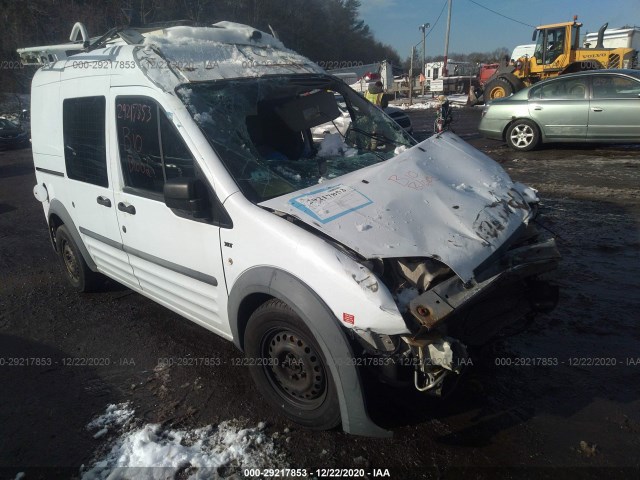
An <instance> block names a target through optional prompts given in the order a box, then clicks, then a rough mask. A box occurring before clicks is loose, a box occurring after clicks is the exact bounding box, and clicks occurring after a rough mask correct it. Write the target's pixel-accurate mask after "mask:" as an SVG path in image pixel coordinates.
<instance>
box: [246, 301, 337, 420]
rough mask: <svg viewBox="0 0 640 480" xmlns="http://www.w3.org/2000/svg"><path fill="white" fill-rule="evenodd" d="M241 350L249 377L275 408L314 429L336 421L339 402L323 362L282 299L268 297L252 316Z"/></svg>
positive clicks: (314, 344)
mask: <svg viewBox="0 0 640 480" xmlns="http://www.w3.org/2000/svg"><path fill="white" fill-rule="evenodd" d="M245 353H246V355H247V357H248V358H249V360H250V362H249V371H250V372H251V376H252V377H253V380H254V381H255V383H256V385H257V386H258V389H259V390H260V391H261V393H262V394H263V396H264V397H265V399H266V400H267V401H268V402H269V403H270V404H271V406H272V407H273V408H274V409H276V410H278V411H279V412H280V413H281V414H282V415H284V416H285V417H287V418H288V419H290V420H292V421H294V422H296V423H298V424H300V425H303V426H305V427H307V428H311V429H314V430H328V429H331V428H334V427H336V426H337V425H339V423H340V405H339V403H338V396H337V392H336V387H335V384H334V381H333V377H332V375H331V372H330V370H329V367H328V365H327V361H326V359H325V358H324V355H323V354H322V351H321V349H320V347H319V345H318V343H317V342H316V340H315V338H314V337H313V335H312V334H311V332H310V331H309V329H308V328H307V327H306V326H305V325H304V323H303V321H302V320H301V319H300V317H298V315H297V314H296V313H295V312H294V311H293V310H292V309H291V307H289V306H288V305H287V304H286V303H284V302H282V301H280V300H277V299H273V300H270V301H268V302H266V303H264V304H263V305H262V306H260V307H259V308H258V309H257V310H256V311H255V312H254V313H253V314H252V315H251V318H250V319H249V322H248V324H247V329H246V333H245Z"/></svg>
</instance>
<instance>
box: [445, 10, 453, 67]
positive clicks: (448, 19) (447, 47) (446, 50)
mask: <svg viewBox="0 0 640 480" xmlns="http://www.w3.org/2000/svg"><path fill="white" fill-rule="evenodd" d="M452 2H453V0H449V14H448V15H447V34H446V36H445V37H444V66H443V67H442V76H443V77H448V76H449V74H448V72H447V56H448V54H449V32H450V31H451V3H452Z"/></svg>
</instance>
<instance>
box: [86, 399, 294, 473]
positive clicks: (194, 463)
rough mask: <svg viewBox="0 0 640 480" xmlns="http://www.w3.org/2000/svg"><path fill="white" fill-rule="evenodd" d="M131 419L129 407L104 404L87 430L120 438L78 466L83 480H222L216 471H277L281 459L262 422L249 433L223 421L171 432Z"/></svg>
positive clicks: (243, 428)
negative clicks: (253, 469)
mask: <svg viewBox="0 0 640 480" xmlns="http://www.w3.org/2000/svg"><path fill="white" fill-rule="evenodd" d="M134 414H135V412H134V411H133V410H132V409H131V407H130V406H129V404H118V405H109V406H108V407H107V410H106V412H105V413H104V414H103V415H100V416H99V417H97V418H96V419H94V420H92V421H91V422H90V423H89V424H88V425H87V428H88V429H89V430H95V429H98V432H101V431H102V430H104V429H106V430H107V431H111V432H113V431H116V430H117V431H119V433H120V436H118V437H117V438H115V439H114V440H112V443H111V444H110V445H108V446H107V451H106V453H104V454H103V455H101V456H99V458H97V459H96V460H95V461H94V462H93V464H92V465H91V466H90V467H89V468H85V467H84V466H83V468H82V469H81V473H82V478H83V479H86V480H89V479H125V478H136V479H149V480H151V479H153V480H155V479H165V478H185V479H187V478H188V479H191V480H197V479H205V478H206V479H209V478H225V477H223V476H221V474H220V472H219V470H218V469H219V468H220V467H225V469H224V471H225V474H227V475H228V476H233V475H234V474H235V475H240V474H241V472H242V469H244V468H282V467H283V463H284V457H283V454H282V453H280V452H278V451H277V450H276V447H275V445H274V443H273V439H272V438H270V437H269V436H267V435H266V434H265V432H264V429H265V424H264V423H263V422H260V423H259V424H258V426H257V427H254V428H246V427H245V426H244V425H242V422H240V421H239V420H229V421H224V422H222V423H220V424H219V425H217V426H212V425H208V426H206V427H203V428H198V429H195V430H186V429H185V430H173V429H170V428H164V427H163V426H161V425H158V424H146V425H143V426H142V427H135V426H134V423H135V422H133V421H132V420H133V418H134ZM103 435H104V434H103ZM94 436H95V435H94Z"/></svg>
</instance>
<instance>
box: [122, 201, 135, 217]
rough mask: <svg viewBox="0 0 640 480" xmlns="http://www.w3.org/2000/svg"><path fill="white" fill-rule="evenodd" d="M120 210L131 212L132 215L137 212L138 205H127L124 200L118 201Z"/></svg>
mask: <svg viewBox="0 0 640 480" xmlns="http://www.w3.org/2000/svg"><path fill="white" fill-rule="evenodd" d="M118 210H120V211H121V212H125V213H129V214H131V215H135V214H136V207H134V206H133V205H125V204H124V203H122V202H119V203H118Z"/></svg>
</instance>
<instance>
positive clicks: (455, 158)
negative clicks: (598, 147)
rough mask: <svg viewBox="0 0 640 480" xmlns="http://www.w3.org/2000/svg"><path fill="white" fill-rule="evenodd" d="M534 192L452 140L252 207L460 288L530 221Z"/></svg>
mask: <svg viewBox="0 0 640 480" xmlns="http://www.w3.org/2000/svg"><path fill="white" fill-rule="evenodd" d="M536 199H537V198H536V196H535V191H534V190H532V189H530V188H528V187H525V186H524V185H522V184H518V183H514V182H513V181H512V180H511V179H510V178H509V176H508V175H507V173H506V172H505V171H504V170H503V169H502V167H500V165H498V164H497V163H496V162H494V161H493V160H491V159H490V158H489V157H487V156H486V155H485V154H483V153H482V152H480V151H478V150H476V149H475V148H473V147H471V146H470V145H468V144H467V143H466V142H464V141H463V140H462V139H460V138H459V137H458V136H456V135H454V134H452V133H449V132H447V133H444V134H442V135H440V136H433V137H431V138H429V139H427V140H425V141H423V142H422V143H420V144H419V145H417V146H415V147H413V148H411V149H409V150H406V151H405V152H403V153H401V154H399V155H397V156H396V157H394V158H392V159H390V160H387V161H386V162H382V163H379V164H376V165H372V166H370V167H367V168H363V169H361V170H357V171H355V172H352V173H349V174H347V175H343V176H341V177H338V178H336V179H332V180H329V181H325V182H323V183H321V184H318V185H315V186H313V187H309V188H306V189H303V190H299V191H297V192H294V193H291V194H288V195H283V196H281V197H278V198H274V199H271V200H268V201H266V202H263V203H261V204H260V205H262V206H265V207H268V208H271V209H274V210H279V211H282V212H286V213H288V214H291V215H293V216H295V217H297V218H299V219H300V220H302V221H303V222H305V223H307V224H309V225H311V226H313V227H314V228H316V229H318V230H320V231H322V232H323V233H325V234H327V235H329V236H330V237H332V238H334V239H335V240H337V241H338V242H340V243H342V244H344V245H346V246H348V247H349V248H351V249H353V250H354V251H356V252H358V253H359V254H360V255H362V256H363V257H365V258H392V257H395V258H399V257H431V258H434V259H437V260H440V261H442V262H443V263H445V264H446V265H447V266H449V267H450V268H451V269H452V270H453V271H454V272H455V273H456V274H457V275H458V276H459V277H460V278H462V280H463V281H465V282H467V281H469V280H471V279H472V278H473V276H474V273H473V271H474V269H475V268H477V267H478V266H479V265H480V264H482V263H483V262H484V261H485V260H486V259H487V258H488V257H489V256H491V254H492V253H493V252H495V251H496V250H497V249H498V248H499V247H500V246H501V245H503V244H504V243H505V241H507V240H508V239H509V238H510V237H511V236H512V235H513V234H514V232H515V231H516V230H517V229H518V228H519V227H521V226H522V225H523V224H526V223H527V222H528V220H529V218H530V216H531V210H530V209H529V206H528V205H527V201H532V200H536Z"/></svg>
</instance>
